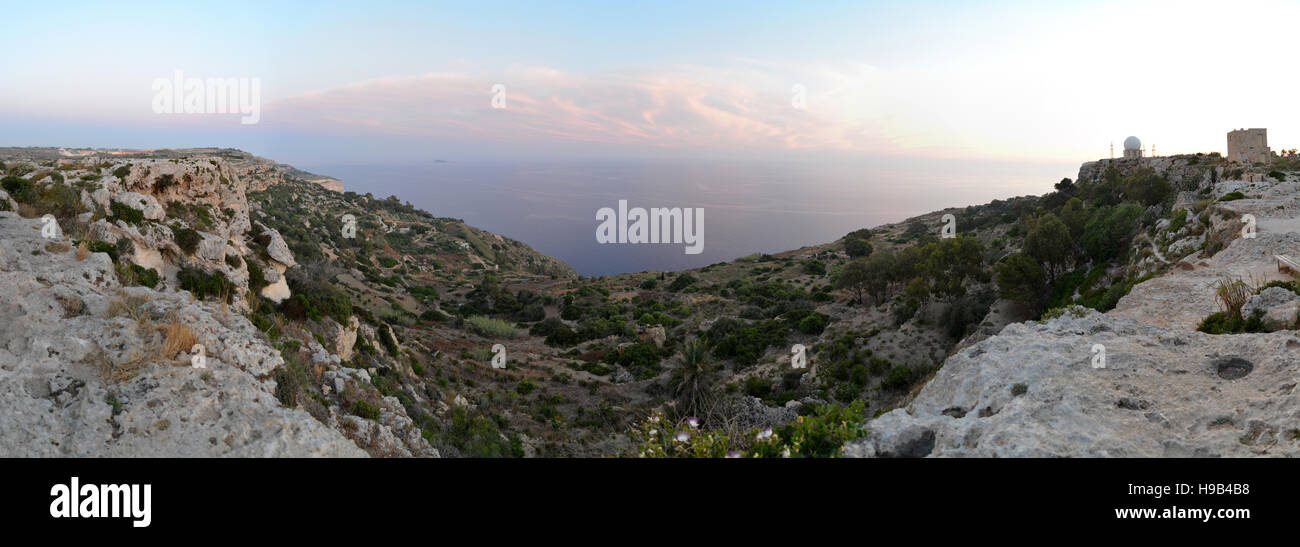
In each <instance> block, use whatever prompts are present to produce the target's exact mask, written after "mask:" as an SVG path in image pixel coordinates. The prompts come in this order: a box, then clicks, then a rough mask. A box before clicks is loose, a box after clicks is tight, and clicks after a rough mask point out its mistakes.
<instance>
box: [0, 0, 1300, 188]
mask: <svg viewBox="0 0 1300 547" xmlns="http://www.w3.org/2000/svg"><path fill="white" fill-rule="evenodd" d="M3 13H4V19H5V21H6V27H7V28H8V29H10V31H8V32H5V33H0V50H2V51H5V52H6V53H5V54H4V55H3V56H2V57H0V73H2V74H3V76H4V78H5V81H6V83H5V85H4V86H3V87H0V135H3V136H2V137H0V145H67V146H123V147H145V146H199V145H217V146H234V147H240V148H245V149H248V150H250V151H253V152H255V153H259V154H263V155H271V156H273V157H276V159H281V160H284V161H300V162H321V161H327V160H328V161H344V162H365V161H376V160H384V161H403V160H405V161H421V160H429V159H435V158H437V159H456V158H461V157H479V158H483V157H509V156H514V155H518V156H548V157H551V156H565V155H577V156H585V155H601V156H691V157H700V156H705V157H708V156H710V155H719V156H728V157H732V156H734V157H747V156H749V157H771V156H773V155H779V156H793V157H800V156H810V157H841V156H854V157H858V156H877V155H883V156H897V157H903V158H907V157H921V158H925V157H936V158H954V159H967V160H984V159H990V160H997V161H1025V162H1071V163H1073V162H1077V161H1083V160H1086V159H1093V158H1096V157H1101V156H1104V155H1105V154H1106V153H1107V148H1106V147H1107V145H1108V144H1109V142H1111V141H1114V142H1116V143H1118V142H1120V141H1122V140H1123V138H1124V137H1125V136H1127V135H1129V134H1137V135H1139V136H1141V137H1142V138H1143V140H1144V142H1147V143H1155V144H1156V145H1157V146H1159V147H1160V148H1159V150H1158V151H1159V152H1162V153H1175V152H1194V151H1210V150H1219V149H1222V147H1223V134H1224V132H1225V131H1227V130H1229V129H1233V128H1235V127H1269V128H1270V140H1271V143H1273V144H1275V148H1276V147H1281V146H1288V147H1289V146H1295V145H1296V143H1297V142H1300V114H1298V113H1297V112H1300V111H1297V109H1295V108H1290V107H1289V103H1290V101H1292V100H1293V99H1292V96H1293V92H1292V91H1291V90H1294V89H1296V88H1297V86H1296V84H1297V80H1296V79H1297V76H1295V74H1294V71H1292V70H1288V69H1285V68H1284V67H1286V66H1289V65H1290V62H1289V60H1288V59H1289V58H1290V57H1291V56H1293V55H1294V39H1293V38H1291V36H1293V30H1292V28H1291V27H1292V26H1293V25H1294V22H1295V21H1297V20H1300V17H1298V15H1300V13H1297V5H1296V4H1295V3H1294V2H1273V1H1258V2H1254V1H1252V2H1239V3H1234V4H1225V3H1222V2H1197V1H1191V2H1142V1H1123V2H1047V3H1044V2H613V1H611V2H554V1H546V2H382V1H372V2H206V3H202V4H198V3H188V2H129V1H124V2H112V3H104V2H85V3H80V2H57V1H55V2H41V3H34V2H8V1H6V2H4V6H3ZM1243 43H1246V44H1251V45H1252V46H1253V47H1255V48H1257V49H1255V50H1244V49H1243V50H1237V49H1234V47H1235V46H1234V45H1235V44H1243ZM175 69H181V70H183V71H184V72H185V74H186V76H190V77H199V78H208V77H256V78H259V79H260V80H261V83H262V97H261V102H262V111H263V121H262V122H261V123H259V124H258V125H255V126H241V125H239V124H238V121H237V118H236V117H231V116H225V117H222V116H220V115H218V116H217V117H216V118H214V117H213V116H203V115H199V116H165V115H157V114H154V113H153V112H152V111H151V110H150V99H151V98H152V96H153V92H152V91H151V90H150V87H149V85H150V82H152V81H153V80H154V79H155V78H159V77H169V76H170V75H171V74H172V71H173V70H175ZM494 83H503V84H505V85H506V86H507V87H508V89H509V94H508V97H511V98H512V99H513V100H512V102H511V103H510V104H511V106H510V107H508V108H507V109H505V110H504V111H495V110H493V109H491V108H490V107H489V98H490V97H489V88H490V87H491V85H492V84H494ZM794 85H802V86H804V87H805V89H806V96H807V101H806V102H807V108H806V109H804V110H795V109H793V108H791V101H790V98H791V93H792V86H794Z"/></svg>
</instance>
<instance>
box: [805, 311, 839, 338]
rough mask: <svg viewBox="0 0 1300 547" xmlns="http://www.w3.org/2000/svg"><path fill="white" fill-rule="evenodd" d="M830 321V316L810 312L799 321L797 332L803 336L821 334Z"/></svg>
mask: <svg viewBox="0 0 1300 547" xmlns="http://www.w3.org/2000/svg"><path fill="white" fill-rule="evenodd" d="M830 319H831V318H830V316H828V315H826V314H824V313H818V312H812V313H810V314H808V316H807V317H804V318H803V319H801V320H800V321H799V331H800V332H802V333H804V334H821V333H822V331H823V330H826V323H827V322H829V321H830Z"/></svg>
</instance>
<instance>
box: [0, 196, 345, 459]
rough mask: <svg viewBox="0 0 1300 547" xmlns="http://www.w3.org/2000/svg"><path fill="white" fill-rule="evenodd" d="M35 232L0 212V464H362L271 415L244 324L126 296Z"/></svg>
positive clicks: (267, 364)
mask: <svg viewBox="0 0 1300 547" xmlns="http://www.w3.org/2000/svg"><path fill="white" fill-rule="evenodd" d="M40 228H41V220H40V219H39V218H32V219H24V218H20V217H19V216H18V215H16V214H15V213H12V212H0V287H4V295H3V298H0V457H48V456H60V457H67V456H122V457H154V456H156V457H191V456H203V457H210V456H242V457H268V456H365V455H366V453H365V452H364V451H362V450H361V449H359V448H357V446H356V445H355V444H354V443H353V442H352V441H350V440H348V439H347V438H345V437H344V436H343V435H342V434H340V433H339V432H338V431H336V430H334V429H331V428H330V427H328V426H326V425H324V424H322V423H320V422H318V421H317V420H316V419H314V418H312V417H311V415H309V414H308V413H307V412H304V411H302V410H291V409H287V408H283V407H282V406H281V405H280V404H279V402H278V401H277V400H276V398H275V394H274V393H275V382H274V380H272V379H271V374H272V371H273V370H274V369H275V367H277V366H279V365H280V364H281V362H282V358H281V356H280V355H279V353H278V352H277V351H275V350H274V349H273V348H271V347H270V346H268V345H267V344H266V343H265V342H264V341H263V340H262V339H261V338H259V337H258V336H257V330H256V329H255V328H254V327H253V325H252V324H251V323H249V322H248V320H247V319H246V318H245V317H243V316H242V315H240V314H238V313H235V312H233V311H231V310H226V309H217V308H215V307H213V306H212V305H209V304H204V303H200V302H196V301H195V300H194V299H193V297H192V296H191V295H190V294H189V293H188V292H183V291H170V292H159V291H155V290H152V289H148V288H145V287H129V288H124V287H122V286H121V284H120V283H119V282H118V280H117V277H116V275H115V274H114V270H113V264H112V262H111V261H110V259H109V257H108V255H106V254H104V253H85V252H78V250H77V249H76V248H74V247H71V245H70V242H69V241H68V240H67V239H65V238H58V239H47V238H43V237H41V232H40ZM175 325H184V326H185V327H187V328H188V329H187V330H186V331H185V332H183V333H181V332H177V331H179V330H180V329H179V327H176V326H175ZM182 335H184V336H182ZM191 335H192V338H191ZM194 343H197V344H202V345H203V346H204V348H205V352H204V353H205V366H206V368H204V369H199V368H194V367H193V366H192V364H191V360H190V359H191V357H192V354H191V349H192V347H193V346H192V344H194ZM178 344H179V345H178Z"/></svg>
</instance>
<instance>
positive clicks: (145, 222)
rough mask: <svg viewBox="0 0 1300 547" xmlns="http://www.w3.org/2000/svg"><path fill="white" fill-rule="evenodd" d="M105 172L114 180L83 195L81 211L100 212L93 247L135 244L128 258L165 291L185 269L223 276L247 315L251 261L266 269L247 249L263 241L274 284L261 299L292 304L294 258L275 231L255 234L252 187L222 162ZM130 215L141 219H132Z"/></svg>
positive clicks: (120, 164) (116, 166) (151, 163)
mask: <svg viewBox="0 0 1300 547" xmlns="http://www.w3.org/2000/svg"><path fill="white" fill-rule="evenodd" d="M105 171H107V172H108V173H110V174H106V175H103V176H101V177H100V178H99V179H97V181H96V182H95V184H96V185H97V186H98V187H97V188H95V189H93V190H83V193H82V202H83V203H85V204H87V205H88V206H91V207H98V208H99V218H98V219H97V220H93V221H92V222H91V224H90V230H89V231H90V237H91V239H94V240H99V241H105V242H108V243H118V242H119V241H121V240H123V239H125V240H129V242H130V245H129V246H127V247H126V248H127V249H128V250H129V252H128V253H126V256H123V257H122V258H124V259H125V260H127V261H129V262H131V263H134V264H138V265H140V266H142V267H144V268H150V269H154V270H156V271H158V272H159V273H160V274H161V275H162V277H163V279H164V286H166V287H179V281H178V280H177V278H176V273H177V272H179V271H180V270H182V269H186V268H189V269H194V270H198V271H202V272H205V273H208V274H215V273H220V274H221V275H222V276H223V277H224V278H225V279H226V280H227V281H229V282H230V283H231V284H232V286H233V290H234V293H235V294H234V295H233V296H234V297H233V298H232V299H231V305H232V306H234V307H235V309H236V310H239V311H247V303H246V299H245V298H244V296H245V294H246V293H247V292H248V291H249V287H248V283H249V280H250V275H249V269H248V265H247V261H249V260H254V261H259V262H260V261H262V258H261V257H259V256H258V255H257V253H254V252H253V251H252V249H251V248H250V247H249V245H248V242H249V241H251V240H254V239H259V238H260V241H262V242H264V243H263V245H265V248H266V252H267V255H268V256H269V258H268V259H267V262H268V263H267V264H266V265H265V267H261V269H262V271H263V275H264V277H266V278H267V282H268V283H269V285H268V286H267V287H266V288H264V289H263V290H262V295H263V296H265V297H267V298H270V299H271V300H273V301H276V302H279V301H282V300H283V299H285V298H287V297H288V296H289V289H288V285H287V284H286V283H284V282H283V279H282V277H283V273H284V271H285V269H287V268H290V267H293V266H294V265H295V264H296V262H295V261H294V259H293V253H292V252H291V251H290V250H289V248H288V246H287V245H286V244H285V243H284V240H283V238H281V237H280V234H278V233H275V232H274V230H270V233H268V232H267V230H266V229H265V227H261V229H260V230H258V231H256V232H254V231H253V228H252V226H251V224H250V221H249V207H248V199H247V195H246V190H247V183H246V182H245V181H244V180H243V179H241V178H240V176H239V174H238V173H237V172H236V170H235V169H234V168H232V167H231V166H230V165H229V164H228V163H227V162H226V161H225V160H224V159H221V158H216V157H199V158H183V159H182V158H173V159H117V160H115V161H114V162H113V163H111V168H109V169H106V170H105ZM68 173H69V176H76V175H77V174H78V173H80V171H77V170H75V169H74V170H70V171H68ZM115 206H125V209H123V208H120V207H118V208H114V207H115ZM130 211H135V212H137V213H138V214H139V215H140V217H139V218H130V216H131V215H132V213H131V212H130ZM119 247H121V245H119Z"/></svg>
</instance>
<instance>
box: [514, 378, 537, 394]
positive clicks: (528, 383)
mask: <svg viewBox="0 0 1300 547" xmlns="http://www.w3.org/2000/svg"><path fill="white" fill-rule="evenodd" d="M535 387H536V386H534V385H533V381H532V380H529V379H527V378H524V379H523V380H520V381H519V385H517V386H515V392H516V393H518V394H520V395H528V394H529V393H532V392H533V389H534V388H535Z"/></svg>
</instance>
